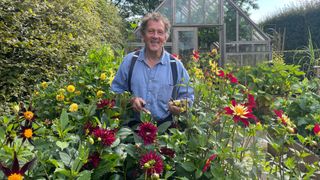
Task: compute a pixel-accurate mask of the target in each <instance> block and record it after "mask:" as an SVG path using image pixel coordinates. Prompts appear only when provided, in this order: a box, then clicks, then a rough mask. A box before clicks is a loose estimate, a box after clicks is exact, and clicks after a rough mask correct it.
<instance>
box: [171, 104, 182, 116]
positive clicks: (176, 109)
mask: <svg viewBox="0 0 320 180" xmlns="http://www.w3.org/2000/svg"><path fill="white" fill-rule="evenodd" d="M169 111H170V112H171V113H172V114H173V115H178V114H180V112H181V108H180V107H179V106H176V105H174V104H173V103H171V101H170V102H169Z"/></svg>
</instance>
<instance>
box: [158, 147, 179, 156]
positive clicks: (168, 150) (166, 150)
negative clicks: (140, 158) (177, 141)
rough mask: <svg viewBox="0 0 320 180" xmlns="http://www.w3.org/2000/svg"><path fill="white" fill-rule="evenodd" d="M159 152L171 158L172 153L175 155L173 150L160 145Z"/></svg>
mask: <svg viewBox="0 0 320 180" xmlns="http://www.w3.org/2000/svg"><path fill="white" fill-rule="evenodd" d="M160 153H161V154H163V155H165V156H169V157H171V158H174V155H175V151H174V150H172V149H170V148H167V147H162V148H161V149H160Z"/></svg>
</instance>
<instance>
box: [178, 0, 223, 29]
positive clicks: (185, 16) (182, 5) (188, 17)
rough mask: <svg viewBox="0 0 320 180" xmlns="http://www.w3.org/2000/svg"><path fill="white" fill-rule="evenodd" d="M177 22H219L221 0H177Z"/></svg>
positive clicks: (205, 23) (194, 23)
mask: <svg viewBox="0 0 320 180" xmlns="http://www.w3.org/2000/svg"><path fill="white" fill-rule="evenodd" d="M175 3H176V4H175V7H176V11H175V24H180V25H181V24H184V25H185V24H186V25H208V24H209V25H212V24H218V22H219V0H176V1H175Z"/></svg>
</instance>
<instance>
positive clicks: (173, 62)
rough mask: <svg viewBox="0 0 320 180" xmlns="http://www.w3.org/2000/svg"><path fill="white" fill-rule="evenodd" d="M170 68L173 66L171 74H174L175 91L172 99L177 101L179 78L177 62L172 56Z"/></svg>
mask: <svg viewBox="0 0 320 180" xmlns="http://www.w3.org/2000/svg"><path fill="white" fill-rule="evenodd" d="M170 66H171V73H172V78H173V90H172V94H171V98H172V99H176V98H177V97H176V96H177V94H176V92H177V86H176V85H177V78H178V71H177V62H176V59H175V58H174V57H173V56H172V55H170Z"/></svg>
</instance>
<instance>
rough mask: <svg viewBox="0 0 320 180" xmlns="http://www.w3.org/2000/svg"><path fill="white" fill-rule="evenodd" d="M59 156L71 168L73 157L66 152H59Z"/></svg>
mask: <svg viewBox="0 0 320 180" xmlns="http://www.w3.org/2000/svg"><path fill="white" fill-rule="evenodd" d="M59 156H60V158H61V161H62V162H63V163H64V165H66V166H69V164H70V161H71V157H70V156H69V154H67V153H65V152H59Z"/></svg>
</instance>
